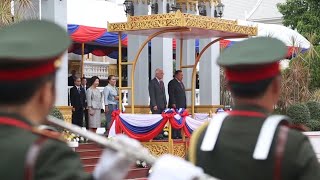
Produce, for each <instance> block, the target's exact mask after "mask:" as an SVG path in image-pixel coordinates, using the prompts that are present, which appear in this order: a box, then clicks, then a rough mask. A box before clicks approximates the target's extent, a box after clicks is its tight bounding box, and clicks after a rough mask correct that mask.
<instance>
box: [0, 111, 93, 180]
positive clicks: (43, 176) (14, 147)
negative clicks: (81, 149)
mask: <svg viewBox="0 0 320 180" xmlns="http://www.w3.org/2000/svg"><path fill="white" fill-rule="evenodd" d="M0 118H11V119H12V118H13V119H15V120H17V121H19V122H21V123H26V124H28V125H29V126H30V127H33V124H32V123H31V122H30V121H29V120H27V119H25V118H23V117H19V116H18V115H13V114H10V115H9V114H4V113H3V114H1V113H0ZM34 128H36V127H34ZM40 136H41V135H38V134H35V133H32V132H31V131H27V130H24V129H20V128H16V127H11V126H6V125H0V137H1V138H0V144H1V146H0V152H1V153H0V159H1V161H0V169H1V172H0V179H21V180H23V179H25V178H24V170H25V161H26V154H27V152H28V150H29V149H30V146H31V145H32V144H33V143H34V142H35V141H36V140H37V139H39V137H40ZM34 170H35V171H34V180H49V179H79V180H91V179H93V177H92V176H91V175H89V174H87V173H86V172H85V171H84V169H83V164H82V163H81V161H80V158H79V155H78V154H77V153H75V152H73V151H72V150H71V148H70V147H68V145H67V144H66V143H64V142H60V141H58V140H56V139H51V138H49V139H48V140H46V141H45V142H44V144H43V145H42V147H41V150H40V152H39V155H38V157H37V160H36V164H35V168H34Z"/></svg>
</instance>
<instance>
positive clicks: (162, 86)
mask: <svg viewBox="0 0 320 180" xmlns="http://www.w3.org/2000/svg"><path fill="white" fill-rule="evenodd" d="M159 83H160V89H161V90H163V89H164V84H163V81H159Z"/></svg>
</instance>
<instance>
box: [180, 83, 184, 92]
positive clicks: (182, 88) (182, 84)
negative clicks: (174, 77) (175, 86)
mask: <svg viewBox="0 0 320 180" xmlns="http://www.w3.org/2000/svg"><path fill="white" fill-rule="evenodd" d="M180 85H181V87H182V89H183V90H184V85H183V82H182V81H181V82H180Z"/></svg>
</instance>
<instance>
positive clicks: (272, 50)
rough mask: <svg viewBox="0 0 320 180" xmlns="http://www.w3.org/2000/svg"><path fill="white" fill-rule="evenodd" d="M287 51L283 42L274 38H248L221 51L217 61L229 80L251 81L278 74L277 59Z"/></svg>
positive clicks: (278, 65) (281, 57)
mask: <svg viewBox="0 0 320 180" xmlns="http://www.w3.org/2000/svg"><path fill="white" fill-rule="evenodd" d="M286 53H287V47H286V46H285V44H284V43H283V42H282V41H280V40H278V39H274V38H269V37H258V38H250V39H247V40H244V41H241V42H238V43H236V44H235V45H233V46H232V47H230V48H228V49H226V50H225V51H223V52H222V53H221V55H220V57H219V59H218V61H217V63H218V64H219V65H220V66H222V67H225V74H226V79H227V80H228V81H231V82H238V83H252V82H256V81H260V80H264V79H268V78H272V77H274V76H276V75H278V74H280V64H279V60H281V59H283V58H284V57H285V55H286Z"/></svg>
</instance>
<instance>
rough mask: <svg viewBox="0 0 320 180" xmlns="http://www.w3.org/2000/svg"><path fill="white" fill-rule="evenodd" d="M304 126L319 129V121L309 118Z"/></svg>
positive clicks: (312, 129) (313, 129)
mask: <svg viewBox="0 0 320 180" xmlns="http://www.w3.org/2000/svg"><path fill="white" fill-rule="evenodd" d="M306 126H307V127H308V128H310V130H311V131H320V121H319V120H314V119H311V120H310V121H308V122H307V123H306Z"/></svg>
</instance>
